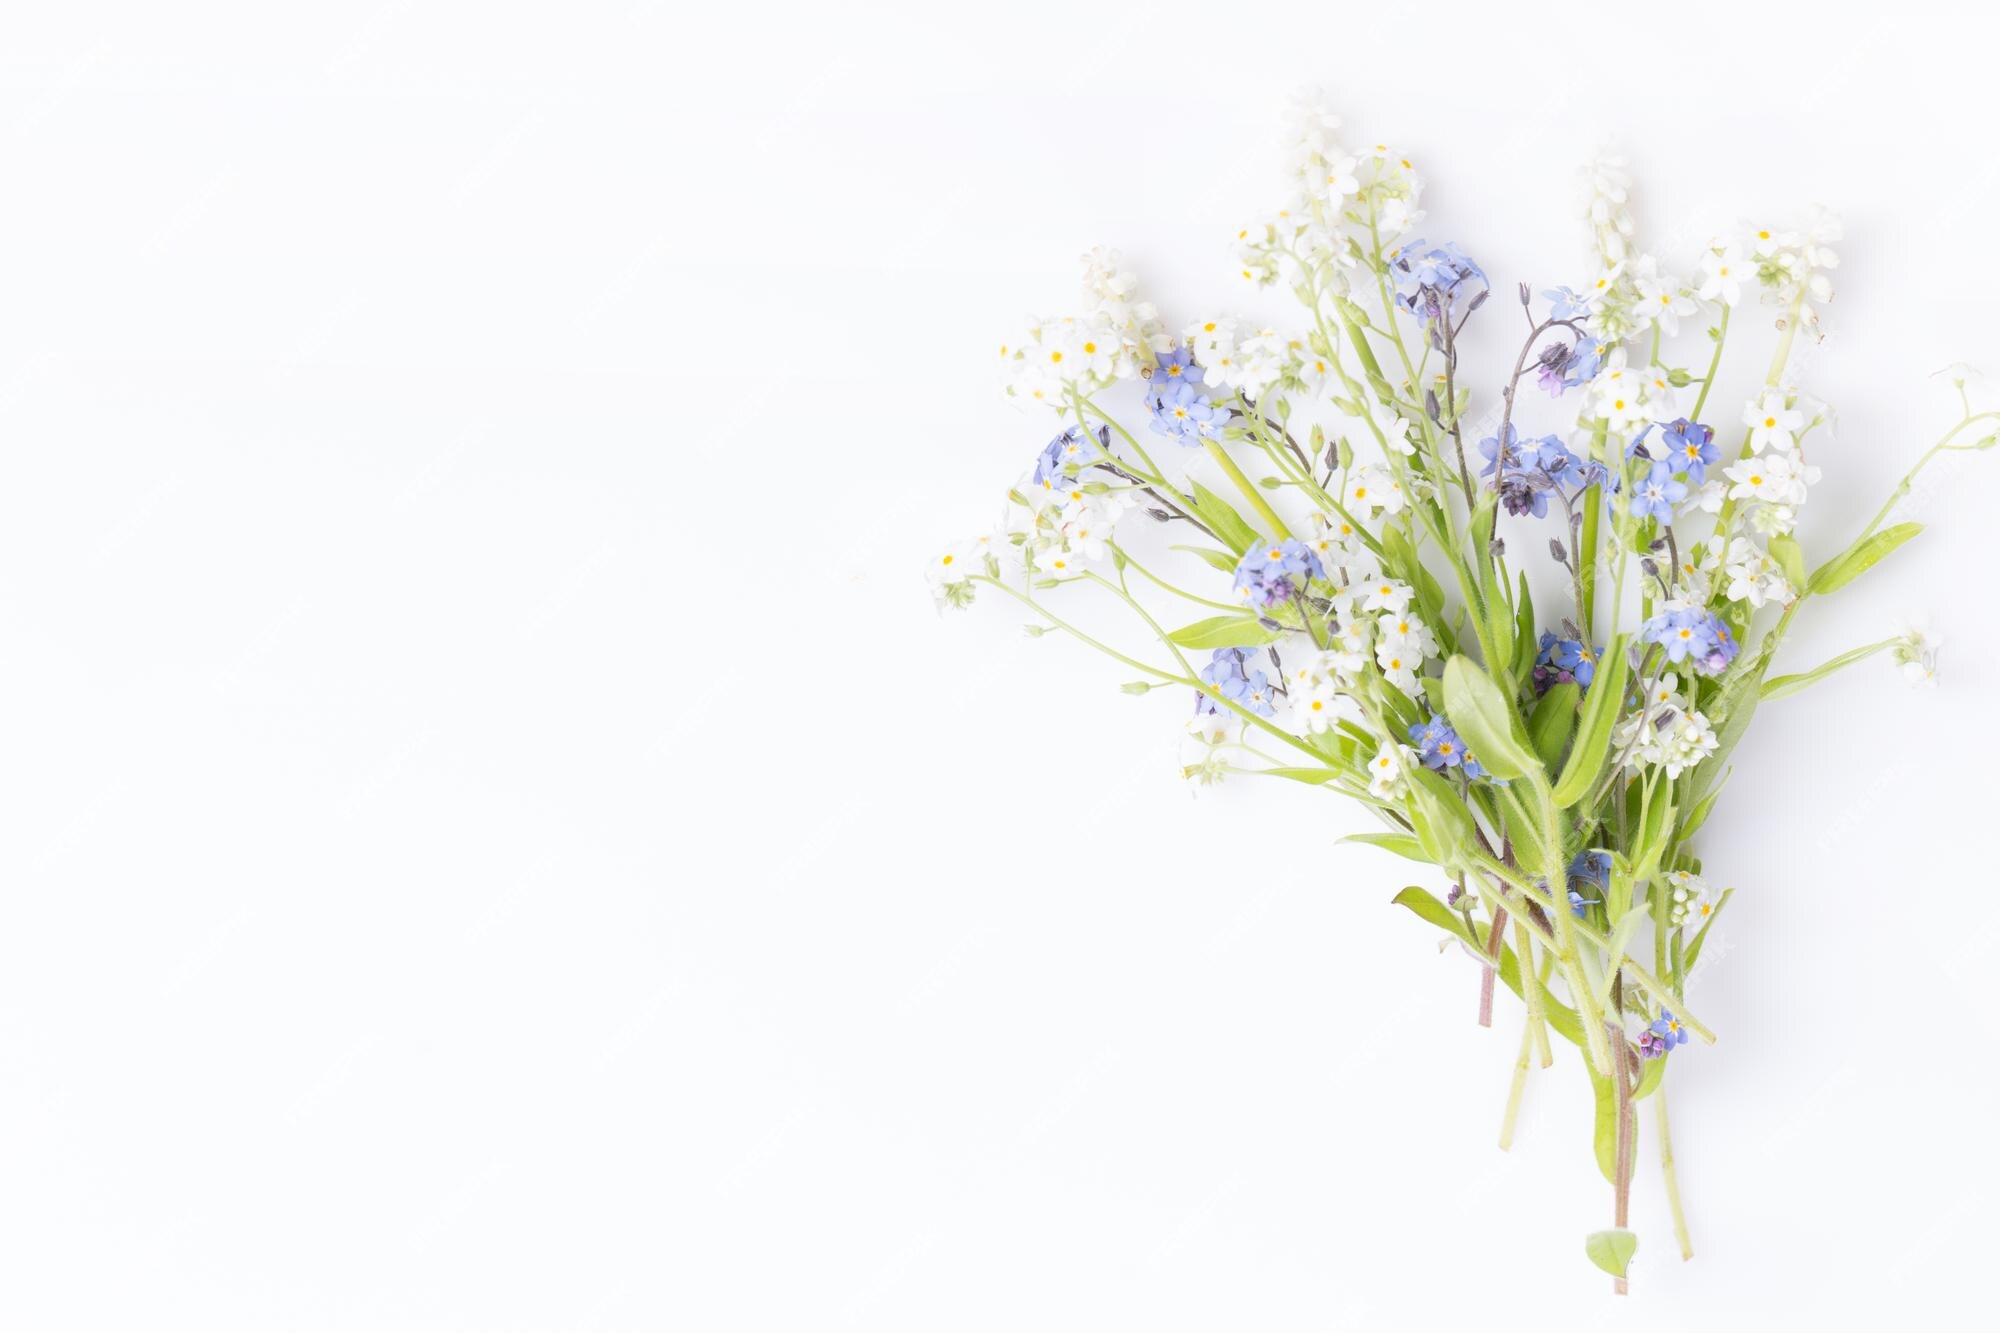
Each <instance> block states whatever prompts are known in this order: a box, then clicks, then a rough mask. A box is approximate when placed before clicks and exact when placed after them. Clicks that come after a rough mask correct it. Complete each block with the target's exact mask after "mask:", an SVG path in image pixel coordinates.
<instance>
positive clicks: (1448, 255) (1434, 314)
mask: <svg viewBox="0 0 2000 1333" xmlns="http://www.w3.org/2000/svg"><path fill="white" fill-rule="evenodd" d="M1389 277H1390V279H1391V280H1392V281H1394V282H1395V284H1396V303H1397V304H1398V305H1400V306H1402V307H1403V309H1405V310H1407V311H1409V312H1410V313H1411V314H1412V315H1415V316H1416V317H1417V318H1418V319H1421V320H1424V321H1426V322H1428V321H1432V320H1437V319H1443V318H1447V317H1449V318H1453V319H1456V318H1457V317H1458V316H1460V315H1463V314H1465V313H1467V312H1468V311H1470V310H1471V309H1472V306H1473V304H1474V303H1475V302H1477V301H1478V300H1479V299H1480V298H1482V297H1484V296H1485V295H1486V292H1487V290H1488V287H1487V282H1486V274H1485V271H1484V270H1482V269H1481V268H1480V267H1479V265H1477V264H1475V263H1473V262H1472V261H1471V260H1470V259H1467V258H1466V257H1465V254H1464V252H1463V251H1461V250H1460V249H1459V248H1458V247H1457V246H1455V245H1431V244H1429V243H1427V242H1424V241H1412V242H1410V243H1409V244H1408V245H1406V246H1403V247H1402V248H1401V249H1399V250H1397V251H1396V255H1395V258H1393V259H1391V260H1390V261H1389Z"/></svg>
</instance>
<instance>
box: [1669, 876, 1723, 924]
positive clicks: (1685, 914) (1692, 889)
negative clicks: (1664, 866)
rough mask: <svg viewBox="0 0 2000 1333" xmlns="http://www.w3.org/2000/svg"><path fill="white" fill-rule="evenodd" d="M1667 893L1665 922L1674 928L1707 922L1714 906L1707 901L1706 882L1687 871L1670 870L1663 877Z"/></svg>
mask: <svg viewBox="0 0 2000 1333" xmlns="http://www.w3.org/2000/svg"><path fill="white" fill-rule="evenodd" d="M1664 879H1665V881H1666V883H1665V884H1664V885H1663V887H1664V888H1665V889H1666V891H1667V904H1668V905H1667V920H1668V923H1669V924H1671V925H1675V926H1684V925H1686V924H1688V922H1690V921H1693V922H1694V923H1695V924H1697V925H1699V924H1700V923H1702V922H1704V921H1706V920H1708V917H1709V914H1710V913H1711V912H1713V911H1714V910H1715V905H1714V904H1713V903H1712V902H1710V901H1709V897H1708V881H1707V880H1705V879H1703V878H1702V877H1701V876H1700V875H1697V874H1695V873H1693V872H1692V871H1688V870H1670V871H1668V872H1667V873H1666V875H1665V876H1664Z"/></svg>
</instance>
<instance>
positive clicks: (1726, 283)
mask: <svg viewBox="0 0 2000 1333" xmlns="http://www.w3.org/2000/svg"><path fill="white" fill-rule="evenodd" d="M1754 276H1755V271H1754V270H1753V269H1752V267H1751V266H1750V264H1748V263H1747V262H1746V261H1745V260H1744V258H1743V253H1742V251H1740V250H1738V249H1737V248H1736V245H1735V243H1734V242H1733V241H1714V242H1711V243H1710V245H1709V247H1708V249H1706V250H1704V251H1702V255H1701V285H1700V286H1699V287H1697V288H1695V293H1694V294H1695V295H1696V296H1699V297H1700V298H1701V299H1702V300H1704V301H1720V302H1721V303H1722V304H1723V305H1726V306H1733V305H1735V304H1736V303H1737V302H1739V301H1741V300H1742V299H1743V284H1744V282H1745V281H1746V280H1748V279H1750V278H1752V277H1754Z"/></svg>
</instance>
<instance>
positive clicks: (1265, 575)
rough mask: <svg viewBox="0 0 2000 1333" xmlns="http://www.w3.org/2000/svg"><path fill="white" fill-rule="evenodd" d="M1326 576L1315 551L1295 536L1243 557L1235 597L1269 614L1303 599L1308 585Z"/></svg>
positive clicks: (1260, 548)
mask: <svg viewBox="0 0 2000 1333" xmlns="http://www.w3.org/2000/svg"><path fill="white" fill-rule="evenodd" d="M1325 577H1326V570H1325V569H1324V568H1323V567H1322V566H1321V565H1320V563H1319V557H1318V556H1317V555H1314V554H1313V550H1312V548H1311V547H1310V546H1307V545H1306V544H1305V543H1304V542H1302V541H1300V540H1298V539H1297V538H1296V537H1287V538H1285V539H1284V540H1283V541H1281V542H1277V543H1276V544H1274V545H1271V546H1268V547H1265V546H1258V547H1254V548H1252V549H1251V550H1250V551H1248V552H1246V553H1245V554H1244V556H1243V558H1242V560H1240V561H1238V562H1237V565H1236V595H1237V596H1238V597H1241V598H1242V599H1243V600H1244V601H1246V602H1248V603H1250V604H1251V605H1252V606H1255V607H1259V608H1261V609H1263V610H1267V611H1268V610H1270V609H1271V608H1272V607H1274V606H1280V605H1283V604H1284V603H1286V602H1289V601H1292V600H1293V599H1294V598H1297V597H1302V596H1304V595H1305V590H1306V584H1307V583H1308V582H1310V581H1311V580H1313V579H1324V578H1325Z"/></svg>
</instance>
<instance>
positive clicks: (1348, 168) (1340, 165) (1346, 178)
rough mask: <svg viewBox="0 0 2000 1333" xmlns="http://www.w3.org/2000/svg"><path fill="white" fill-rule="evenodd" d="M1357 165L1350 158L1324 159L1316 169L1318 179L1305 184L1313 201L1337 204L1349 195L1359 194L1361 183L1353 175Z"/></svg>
mask: <svg viewBox="0 0 2000 1333" xmlns="http://www.w3.org/2000/svg"><path fill="white" fill-rule="evenodd" d="M1358 165H1359V164H1358V163H1357V162H1356V161H1355V159H1353V158H1351V157H1342V158H1334V159H1326V160H1324V161H1323V162H1322V164H1321V165H1320V166H1319V167H1318V169H1317V170H1318V173H1319V179H1317V180H1315V181H1309V182H1307V189H1308V190H1309V191H1310V192H1311V194H1312V196H1313V198H1315V199H1319V200H1323V201H1325V202H1327V203H1331V204H1338V203H1339V202H1340V201H1341V200H1343V199H1345V198H1347V197H1348V196H1349V195H1351V194H1356V193H1359V192H1360V189H1361V182H1360V180H1358V179H1357V178H1356V177H1355V175H1354V169H1355V167H1356V166H1358Z"/></svg>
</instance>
